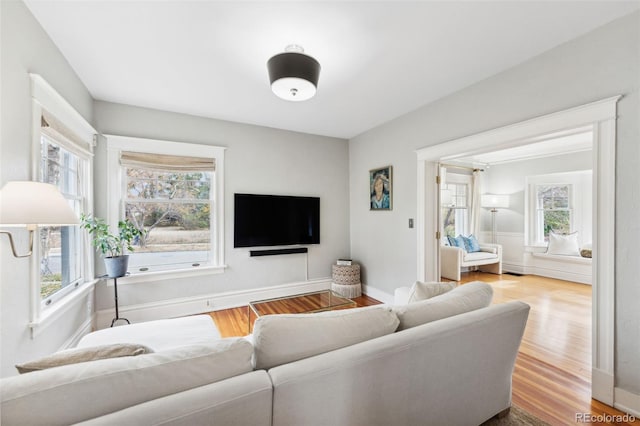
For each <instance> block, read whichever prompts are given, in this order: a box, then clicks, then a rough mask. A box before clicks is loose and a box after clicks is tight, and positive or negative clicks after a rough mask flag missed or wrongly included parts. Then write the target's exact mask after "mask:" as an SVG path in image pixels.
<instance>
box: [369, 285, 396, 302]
mask: <svg viewBox="0 0 640 426" xmlns="http://www.w3.org/2000/svg"><path fill="white" fill-rule="evenodd" d="M362 292H363V293H364V294H366V295H367V296H369V297H373V298H374V299H377V300H379V301H381V302H382V303H386V304H387V305H393V296H392V295H391V294H389V293H387V292H386V291H382V290H379V289H377V288H375V287H371V286H368V285H364V284H363V285H362Z"/></svg>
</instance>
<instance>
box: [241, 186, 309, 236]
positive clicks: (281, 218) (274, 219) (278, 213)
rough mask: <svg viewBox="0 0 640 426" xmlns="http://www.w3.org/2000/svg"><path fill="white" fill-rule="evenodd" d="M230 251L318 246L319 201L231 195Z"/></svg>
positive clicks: (306, 198)
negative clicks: (299, 245) (232, 225)
mask: <svg viewBox="0 0 640 426" xmlns="http://www.w3.org/2000/svg"><path fill="white" fill-rule="evenodd" d="M233 217H234V231H233V246H234V247H261V246H287V245H294V244H320V198H318V197H294V196H287V195H259V194H234V214H233Z"/></svg>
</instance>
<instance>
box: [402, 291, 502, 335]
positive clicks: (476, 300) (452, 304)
mask: <svg viewBox="0 0 640 426" xmlns="http://www.w3.org/2000/svg"><path fill="white" fill-rule="evenodd" d="M492 297H493V288H492V287H491V286H490V285H489V284H487V283H483V282H481V281H474V282H471V283H468V284H463V285H460V286H458V287H456V288H454V289H453V290H451V291H449V292H447V293H444V294H442V295H440V296H436V297H433V298H431V299H427V300H422V301H420V302H415V303H410V304H408V305H401V306H395V307H394V308H393V311H394V312H395V313H396V315H398V318H399V319H400V326H399V327H398V330H405V329H407V328H411V327H415V326H417V325H421V324H426V323H428V322H432V321H437V320H439V319H442V318H447V317H450V316H453V315H458V314H461V313H464V312H469V311H473V310H476V309H480V308H484V307H487V306H489V304H490V303H491V299H492Z"/></svg>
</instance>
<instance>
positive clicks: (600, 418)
mask: <svg viewBox="0 0 640 426" xmlns="http://www.w3.org/2000/svg"><path fill="white" fill-rule="evenodd" d="M635 421H636V418H635V416H632V415H631V414H592V413H576V422H578V423H633V422H635Z"/></svg>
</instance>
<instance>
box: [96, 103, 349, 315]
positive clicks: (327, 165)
mask: <svg viewBox="0 0 640 426" xmlns="http://www.w3.org/2000/svg"><path fill="white" fill-rule="evenodd" d="M94 111H95V125H96V128H97V129H98V131H99V132H100V133H102V134H115V135H125V136H135V137H142V138H150V139H160V140H173V141H178V142H189V143H198V144H211V145H218V146H224V147H227V150H226V153H225V187H226V193H225V222H226V223H225V235H226V242H225V251H226V253H225V260H226V264H227V265H228V269H227V270H226V271H225V272H224V273H223V274H219V275H210V276H205V277H194V278H189V279H178V280H176V279H171V280H157V281H154V282H144V283H131V284H126V285H118V298H119V301H120V305H121V306H127V305H139V304H146V303H150V302H158V301H166V300H170V299H177V298H185V297H197V296H200V295H209V294H215V293H221V292H233V291H242V290H249V289H256V288H259V287H266V286H274V285H280V284H286V283H292V282H301V281H305V278H306V269H305V255H301V254H295V255H281V256H266V257H249V249H236V248H233V194H234V193H236V192H245V193H264V194H283V195H303V196H314V197H320V216H321V218H320V244H319V245H309V246H308V248H309V255H308V268H309V270H308V275H309V279H318V278H327V277H330V276H331V264H332V263H334V262H335V260H336V259H337V258H339V257H345V256H349V188H348V181H349V175H348V144H347V141H346V140H343V139H335V138H328V137H322V136H312V135H306V134H301V133H294V132H288V131H282V130H276V129H271V128H266V127H259V126H252V125H247V124H240V123H232V122H227V121H221V120H214V119H208V118H202V117H195V116H189V115H184V114H176V113H170V112H163V111H158V110H151V109H146V108H137V107H132V106H126V105H120V104H113V103H107V102H95V105H94ZM105 154H106V147H105V143H104V141H101V142H99V144H98V147H97V149H96V161H95V166H96V176H95V182H96V188H95V192H96V212H95V213H96V215H98V216H102V217H105V216H106V199H105V197H104V196H101V194H105V193H106V179H107V176H106V173H105V164H106V162H105V160H106V155H105ZM98 266H99V264H98ZM112 306H113V287H107V286H106V285H105V283H101V284H98V285H97V286H96V309H97V310H102V309H109V308H111V307H112ZM213 308H216V307H215V306H214V307H213ZM212 310H213V309H212Z"/></svg>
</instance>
